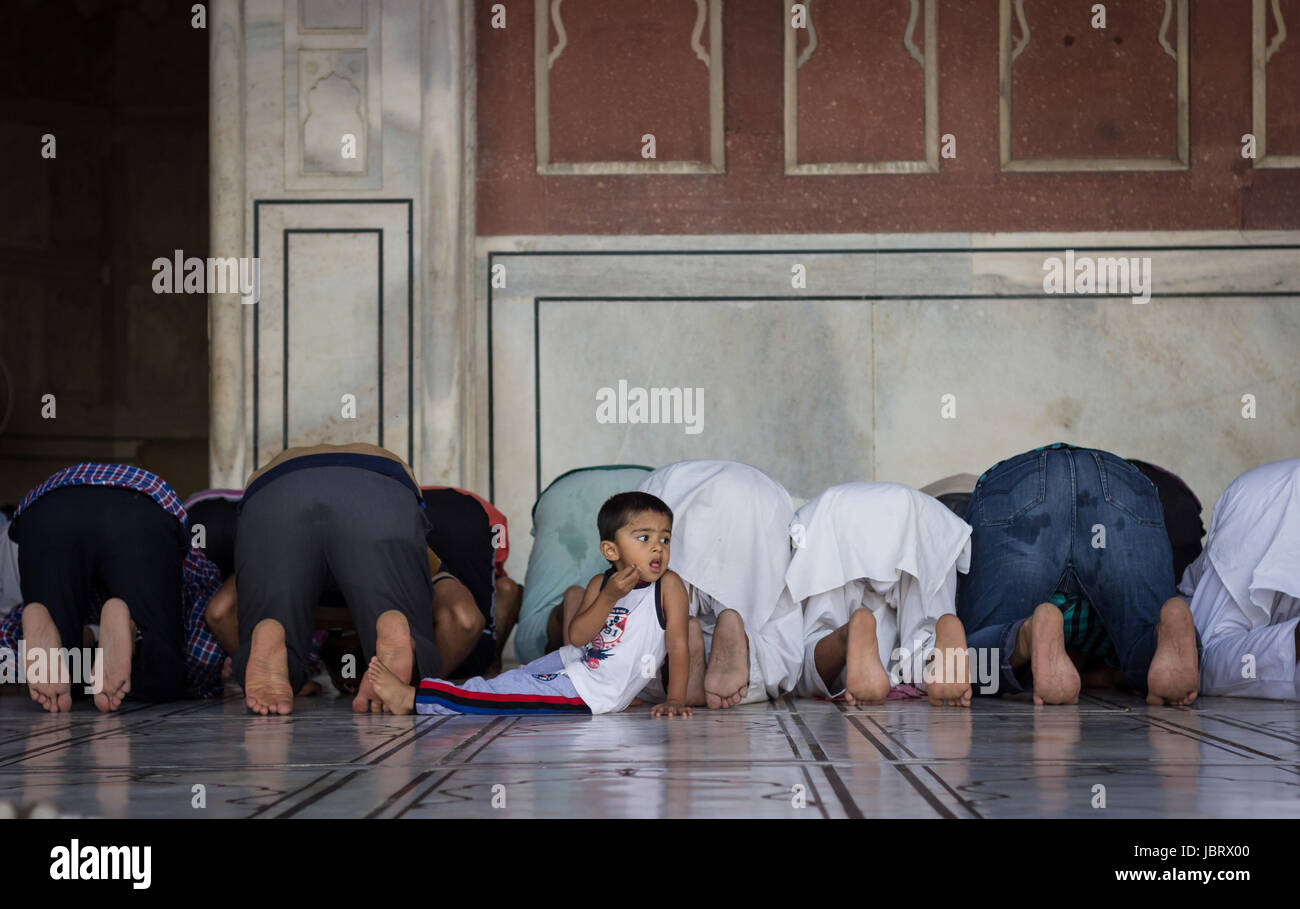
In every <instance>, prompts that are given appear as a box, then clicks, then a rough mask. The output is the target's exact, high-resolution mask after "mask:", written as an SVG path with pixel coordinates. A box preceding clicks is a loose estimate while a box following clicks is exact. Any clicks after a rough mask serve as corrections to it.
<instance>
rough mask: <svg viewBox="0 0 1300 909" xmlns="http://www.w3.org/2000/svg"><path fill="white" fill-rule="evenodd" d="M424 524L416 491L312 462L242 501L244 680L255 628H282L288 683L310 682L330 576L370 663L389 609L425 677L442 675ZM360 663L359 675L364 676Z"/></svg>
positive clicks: (238, 662) (363, 472) (239, 662)
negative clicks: (267, 623) (265, 624)
mask: <svg viewBox="0 0 1300 909" xmlns="http://www.w3.org/2000/svg"><path fill="white" fill-rule="evenodd" d="M427 530H428V523H427V521H426V520H425V517H424V512H423V510H422V509H421V508H420V504H419V501H418V500H417V499H416V498H415V495H414V494H413V492H412V490H411V489H410V488H409V487H407V486H405V485H403V484H402V483H400V482H398V481H397V480H394V479H393V478H391V477H388V476H385V475H383V474H381V473H377V472H375V471H372V470H367V469H365V468H363V467H343V466H330V467H311V468H307V469H303V470H295V471H291V472H289V473H285V474H283V475H281V476H277V477H275V478H274V479H272V480H270V481H269V482H267V483H266V485H264V486H262V487H261V488H260V489H258V490H257V492H256V493H255V494H254V495H253V496H251V497H250V498H247V499H245V500H244V504H243V506H242V509H241V511H240V515H239V523H238V527H237V530H236V534H235V587H236V590H237V591H238V595H239V609H238V612H239V652H238V653H236V654H235V658H234V676H235V679H236V681H238V682H239V683H240V685H241V686H242V685H243V683H244V673H245V671H246V670H247V668H248V654H249V649H250V647H251V644H252V634H253V628H254V627H255V626H256V625H257V623H258V622H261V621H262V620H263V619H275V620H276V621H278V622H279V623H280V624H281V625H282V626H283V627H284V638H285V644H286V647H287V649H288V651H289V682H290V684H291V685H292V686H293V690H294V691H298V690H299V689H300V688H301V687H302V686H303V685H304V684H306V682H307V680H308V678H309V677H310V676H309V675H308V669H307V653H308V649H309V647H310V645H311V638H312V634H313V632H314V631H315V627H316V625H315V616H316V608H317V606H319V605H320V602H321V596H322V594H323V593H324V592H325V590H326V588H327V587H328V586H329V585H330V583H331V582H332V583H333V584H334V585H336V586H337V587H338V589H339V591H340V592H341V593H342V594H343V598H344V600H346V602H347V607H348V612H349V613H350V614H351V615H352V621H353V622H354V623H355V624H356V626H357V633H358V635H359V636H360V638H361V647H362V652H363V655H364V658H365V660H367V661H368V660H369V659H370V657H372V656H373V655H374V653H375V640H376V633H375V622H376V621H377V620H378V619H379V616H380V615H382V614H383V613H385V612H388V611H389V610H397V611H398V612H400V613H401V614H402V615H403V616H405V617H406V621H407V624H408V625H409V626H410V629H411V638H412V640H413V642H414V644H415V663H416V670H417V672H418V673H419V675H418V676H417V678H418V677H419V676H436V675H438V674H439V672H440V671H441V668H442V666H441V660H440V659H439V657H438V650H437V648H436V647H435V646H434V643H433V590H432V579H431V578H430V576H429V560H428V550H427V547H426V545H425V533H426V532H427ZM365 670H366V666H365V663H364V662H363V663H362V664H361V665H359V666H357V678H358V679H359V678H360V676H361V675H362V674H363V673H364V672H365Z"/></svg>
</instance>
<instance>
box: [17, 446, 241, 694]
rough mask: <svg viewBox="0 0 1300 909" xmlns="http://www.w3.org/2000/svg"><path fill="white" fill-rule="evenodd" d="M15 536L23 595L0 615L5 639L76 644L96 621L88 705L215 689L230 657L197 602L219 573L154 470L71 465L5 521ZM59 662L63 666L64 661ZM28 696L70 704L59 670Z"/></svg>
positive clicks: (203, 603) (33, 684)
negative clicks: (92, 693) (91, 695)
mask: <svg viewBox="0 0 1300 909" xmlns="http://www.w3.org/2000/svg"><path fill="white" fill-rule="evenodd" d="M6 529H7V530H8V532H9V535H10V539H12V540H13V541H14V542H15V543H18V544H19V548H18V565H19V575H20V577H21V584H22V593H23V603H24V604H26V605H25V606H20V607H19V608H17V609H15V610H14V611H13V612H12V613H10V614H9V615H8V616H6V617H5V619H4V620H3V621H2V622H0V647H4V648H10V650H11V652H16V651H17V650H18V647H19V642H20V640H22V641H25V642H26V648H27V652H28V653H31V652H32V651H33V649H34V648H44V649H46V652H47V653H49V652H52V651H53V650H54V649H56V648H60V647H77V646H79V645H80V644H81V641H82V627H83V626H84V625H86V624H98V625H99V627H100V638H99V644H100V651H99V653H98V654H97V657H96V665H95V669H94V679H95V687H96V688H98V689H99V691H98V693H96V694H95V706H97V707H98V708H99V709H100V710H115V709H117V708H118V707H119V706H120V705H121V703H122V699H123V698H124V697H125V696H126V694H127V693H128V692H132V693H134V694H135V695H137V696H139V697H143V698H146V699H150V700H172V699H175V698H178V697H183V696H187V695H190V696H193V695H197V696H199V697H211V696H214V695H218V694H220V693H221V667H222V663H223V662H224V660H225V657H226V654H225V653H224V652H223V651H222V649H221V647H220V646H219V645H218V644H217V642H216V639H215V638H213V637H212V635H211V634H210V633H209V632H208V629H207V626H206V625H205V623H204V610H205V609H206V607H207V603H208V600H209V599H210V598H211V597H212V595H213V594H214V593H215V592H216V591H217V589H218V588H219V587H220V586H221V574H220V572H219V571H218V570H217V568H216V566H215V565H213V564H212V563H211V562H209V561H208V560H207V558H205V557H204V555H203V553H202V552H200V551H199V550H197V549H195V548H193V547H192V546H191V545H190V539H189V533H188V517H187V515H186V513H185V508H184V507H183V506H182V505H181V501H180V499H179V498H178V497H177V495H176V493H175V492H174V491H173V490H172V488H171V487H170V486H169V485H167V483H166V482H164V481H163V480H162V479H161V478H160V477H158V476H156V475H155V474H153V473H150V472H149V471H147V470H144V469H142V468H139V467H131V466H128V465H123V464H76V465H74V466H72V467H67V468H64V469H63V470H60V471H58V472H57V473H55V474H54V475H53V476H51V477H50V478H49V479H47V480H46V481H45V482H44V483H41V484H40V485H39V486H37V487H35V488H34V489H32V490H31V491H30V492H28V493H27V495H26V496H25V497H24V498H23V500H22V502H21V503H20V504H19V506H18V509H17V510H16V511H15V512H14V521H13V523H12V524H11V525H10V526H9V527H7V528H6ZM65 668H66V667H65ZM29 687H30V689H31V694H32V699H33V700H35V701H38V702H39V703H40V704H41V706H43V707H44V708H45V709H46V710H49V711H51V712H59V711H65V710H69V709H70V708H71V704H72V700H71V693H72V686H71V685H70V684H69V680H68V677H67V674H66V672H65V673H62V674H61V676H60V677H59V681H57V682H42V681H40V680H35V679H31V678H29Z"/></svg>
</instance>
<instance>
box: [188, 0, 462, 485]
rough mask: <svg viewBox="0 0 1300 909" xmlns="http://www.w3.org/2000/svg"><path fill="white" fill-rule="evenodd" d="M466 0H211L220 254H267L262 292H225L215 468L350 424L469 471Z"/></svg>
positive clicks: (227, 474) (436, 476) (229, 473)
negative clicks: (246, 295)
mask: <svg viewBox="0 0 1300 909" xmlns="http://www.w3.org/2000/svg"><path fill="white" fill-rule="evenodd" d="M470 12H471V8H470V7H468V6H466V5H465V4H462V3H459V2H456V0H423V2H417V3H393V2H390V3H387V4H385V3H383V2H382V0H351V2H335V0H216V2H214V3H212V4H211V5H210V13H209V16H210V26H209V27H210V30H211V36H210V42H211V43H210V46H211V55H212V78H211V115H210V116H211V171H210V189H211V194H212V224H211V238H212V243H211V252H210V255H212V256H214V257H217V256H220V257H227V256H233V257H247V258H250V259H251V258H255V259H257V261H258V263H259V264H260V268H259V275H260V282H259V289H258V291H259V292H258V300H257V302H256V303H255V304H253V303H247V302H241V300H240V298H239V296H238V295H235V294H227V295H216V294H214V295H211V296H210V298H209V328H210V338H209V343H210V347H211V362H212V373H211V384H210V387H211V395H212V424H211V447H210V458H211V475H212V482H213V484H214V485H216V486H239V485H242V483H243V482H244V480H245V478H246V477H247V475H248V473H250V472H251V471H252V470H254V469H256V468H257V467H258V466H260V465H261V464H264V463H266V461H267V460H269V459H270V458H271V457H273V456H274V455H275V454H276V453H277V452H279V451H280V450H282V449H283V448H284V447H286V446H292V445H301V444H313V443H318V442H335V443H337V442H347V441H368V442H375V443H378V444H381V445H384V446H385V447H387V448H389V449H390V450H392V451H394V452H396V453H397V454H399V455H401V456H402V457H403V458H405V459H407V460H408V461H410V463H411V464H412V466H413V467H414V468H415V470H416V473H417V475H418V476H419V478H420V480H421V481H422V482H426V483H446V484H455V485H463V484H465V483H466V482H469V478H467V476H466V468H465V461H466V458H465V452H466V451H467V450H469V446H468V445H467V440H470V439H472V438H473V435H472V434H473V432H474V431H475V426H474V424H473V423H472V422H469V421H467V420H466V419H465V414H466V413H467V411H469V410H470V409H471V408H470V406H469V405H470V404H471V403H472V401H471V398H470V394H471V393H470V391H469V388H470V384H471V383H469V382H467V381H466V380H465V378H464V376H463V373H464V370H465V367H466V363H467V362H469V361H470V360H471V359H472V358H471V355H470V352H471V347H472V345H473V344H474V343H476V342H475V341H474V339H473V337H472V335H471V334H470V333H471V332H472V331H473V329H474V326H475V317H474V313H473V294H472V287H471V283H470V276H471V275H472V273H473V259H472V256H473V253H474V248H473V236H474V220H473V201H474V197H473V194H472V193H473V187H474V175H473V165H474V162H473V156H472V147H473V143H472V141H471V137H472V135H473V123H474V120H473V84H474V51H473V47H474V41H473V28H474V26H473V21H472V17H471V16H470ZM467 149H469V150H470V151H471V154H467V153H466V150H467ZM477 343H479V344H481V343H482V342H481V341H479V342H477Z"/></svg>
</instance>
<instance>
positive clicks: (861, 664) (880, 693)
mask: <svg viewBox="0 0 1300 909" xmlns="http://www.w3.org/2000/svg"><path fill="white" fill-rule="evenodd" d="M848 637H849V639H848V645H847V647H846V649H845V652H844V700H846V701H848V702H849V703H850V704H854V705H863V704H883V703H885V699H886V698H888V697H889V673H887V672H885V667H884V665H883V664H882V663H881V662H880V646H879V644H878V643H877V641H876V617H875V616H874V615H872V614H871V610H869V609H859V610H857V611H855V612H854V613H853V615H851V616H849V636H848Z"/></svg>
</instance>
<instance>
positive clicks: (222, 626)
mask: <svg viewBox="0 0 1300 909" xmlns="http://www.w3.org/2000/svg"><path fill="white" fill-rule="evenodd" d="M238 607H239V599H238V596H237V594H236V592H235V578H234V576H233V575H232V576H231V577H228V578H226V580H225V581H223V582H222V584H221V587H220V589H219V590H217V592H216V593H214V594H213V595H212V599H211V600H209V601H208V608H207V609H206V610H204V612H203V620H204V621H205V622H206V623H207V626H208V631H211V632H212V636H213V637H214V638H216V639H217V643H218V644H220V645H221V649H222V650H224V651H225V652H226V653H234V652H235V651H237V650H238V649H239V611H238Z"/></svg>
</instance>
